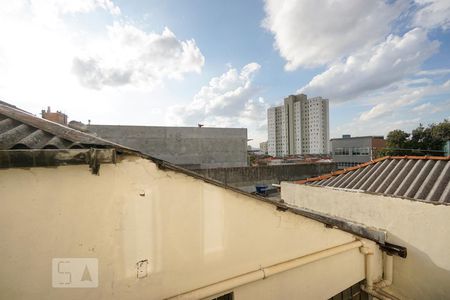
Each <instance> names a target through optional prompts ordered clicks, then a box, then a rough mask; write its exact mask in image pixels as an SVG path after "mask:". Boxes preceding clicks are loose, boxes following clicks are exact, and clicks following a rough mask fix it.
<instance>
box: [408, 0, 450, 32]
mask: <svg viewBox="0 0 450 300" xmlns="http://www.w3.org/2000/svg"><path fill="white" fill-rule="evenodd" d="M415 2H416V3H417V4H418V5H419V6H420V9H419V10H418V11H417V13H416V14H415V16H414V19H413V24H414V25H415V26H421V27H424V28H436V27H442V29H444V30H447V29H449V28H450V1H448V0H415Z"/></svg>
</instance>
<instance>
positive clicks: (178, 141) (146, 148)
mask: <svg viewBox="0 0 450 300" xmlns="http://www.w3.org/2000/svg"><path fill="white" fill-rule="evenodd" d="M88 129H89V130H90V131H92V132H95V133H96V134H97V135H98V136H100V137H102V138H104V139H107V140H110V141H113V142H116V143H118V144H121V145H124V146H128V147H130V148H133V149H136V150H139V151H141V152H143V153H147V154H149V155H152V156H154V157H157V158H160V159H163V160H165V161H168V162H171V163H173V164H177V165H182V166H184V167H186V168H218V167H241V166H246V165H247V129H246V128H207V127H202V128H198V127H157V126H119V125H89V126H88Z"/></svg>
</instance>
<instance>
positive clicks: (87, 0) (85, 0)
mask: <svg viewBox="0 0 450 300" xmlns="http://www.w3.org/2000/svg"><path fill="white" fill-rule="evenodd" d="M31 8H32V10H34V11H35V12H36V13H44V12H45V13H59V14H68V13H87V12H91V11H94V10H96V9H104V10H106V11H108V12H110V13H111V14H113V15H119V14H120V8H119V7H118V6H116V5H115V4H114V3H113V2H112V1H111V0H77V1H73V0H31Z"/></svg>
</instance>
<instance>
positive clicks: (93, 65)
mask: <svg viewBox="0 0 450 300" xmlns="http://www.w3.org/2000/svg"><path fill="white" fill-rule="evenodd" d="M204 62H205V58H204V57H203V55H202V53H201V51H200V49H199V48H198V47H197V45H196V43H195V41H194V40H186V41H180V40H178V39H177V37H176V36H175V34H174V33H173V32H172V31H170V29H168V28H165V29H164V31H163V32H162V33H161V34H157V33H146V32H144V31H142V30H140V29H139V28H136V27H135V26H133V25H129V24H121V23H114V25H112V26H109V27H108V39H107V40H106V41H104V43H103V44H102V43H101V45H100V46H99V47H98V49H87V54H84V55H82V56H77V57H75V58H74V60H73V67H72V71H73V73H74V74H75V75H76V76H77V77H78V78H79V81H80V83H81V84H82V85H83V86H85V87H88V88H93V89H101V88H102V87H104V86H121V85H127V84H132V85H145V86H149V87H151V86H153V85H155V84H158V83H160V82H161V81H162V80H163V79H165V78H172V79H173V78H175V79H181V78H183V75H184V74H186V73H191V72H194V73H200V72H201V69H202V67H203V65H204Z"/></svg>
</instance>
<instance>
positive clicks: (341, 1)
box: [263, 0, 405, 70]
mask: <svg viewBox="0 0 450 300" xmlns="http://www.w3.org/2000/svg"><path fill="white" fill-rule="evenodd" d="M404 7H405V5H404V2H402V1H396V2H393V3H392V2H391V3H388V2H387V1H384V0H371V1H364V0H338V1H336V0H302V1H297V0H284V1H279V0H266V1H265V11H266V18H265V20H264V21H263V26H264V27H265V28H267V29H268V30H270V31H271V32H272V33H273V34H274V37H275V47H276V48H277V49H278V51H279V52H280V55H281V56H282V57H283V58H284V59H286V61H287V64H286V66H285V68H286V69H287V70H294V69H296V68H298V67H302V66H307V67H308V66H317V65H323V64H328V63H330V62H333V61H335V60H336V59H340V58H343V57H346V56H348V55H349V54H351V53H352V52H354V51H356V50H359V49H361V48H365V47H369V46H372V45H374V44H375V43H377V42H380V41H382V40H383V39H384V38H385V37H386V35H387V34H389V32H390V29H391V26H390V25H391V23H392V22H393V21H394V20H395V19H396V18H397V17H398V16H399V15H400V14H401V12H402V10H403V9H404Z"/></svg>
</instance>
